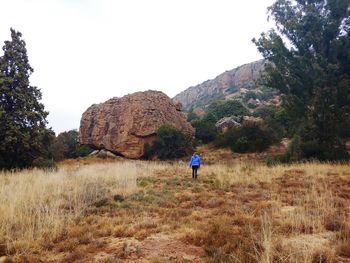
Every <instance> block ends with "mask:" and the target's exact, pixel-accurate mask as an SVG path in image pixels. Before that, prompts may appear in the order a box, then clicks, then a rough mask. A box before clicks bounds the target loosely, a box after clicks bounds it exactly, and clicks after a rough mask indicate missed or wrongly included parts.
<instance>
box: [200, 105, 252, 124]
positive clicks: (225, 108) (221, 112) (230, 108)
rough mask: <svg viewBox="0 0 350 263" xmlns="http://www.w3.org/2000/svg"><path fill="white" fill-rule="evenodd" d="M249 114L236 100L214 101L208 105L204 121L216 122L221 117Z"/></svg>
mask: <svg viewBox="0 0 350 263" xmlns="http://www.w3.org/2000/svg"><path fill="white" fill-rule="evenodd" d="M244 115H249V110H248V109H247V108H246V107H245V106H244V105H243V104H242V103H241V102H240V101H238V100H228V101H221V102H215V104H212V105H210V106H209V111H208V113H207V114H206V115H204V117H203V120H204V121H206V122H211V123H214V124H215V123H216V122H217V121H218V120H220V119H222V118H223V117H230V116H244Z"/></svg>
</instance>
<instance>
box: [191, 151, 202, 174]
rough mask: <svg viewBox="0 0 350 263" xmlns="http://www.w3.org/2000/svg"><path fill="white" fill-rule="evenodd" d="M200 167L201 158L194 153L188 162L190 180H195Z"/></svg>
mask: <svg viewBox="0 0 350 263" xmlns="http://www.w3.org/2000/svg"><path fill="white" fill-rule="evenodd" d="M200 166H201V158H200V157H199V155H198V154H197V153H196V152H194V153H193V155H192V157H191V161H190V167H191V168H192V179H194V180H197V171H198V168H199V167H200Z"/></svg>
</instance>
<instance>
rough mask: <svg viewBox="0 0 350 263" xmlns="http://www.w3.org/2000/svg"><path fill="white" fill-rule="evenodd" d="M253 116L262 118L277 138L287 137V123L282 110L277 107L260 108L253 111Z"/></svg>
mask: <svg viewBox="0 0 350 263" xmlns="http://www.w3.org/2000/svg"><path fill="white" fill-rule="evenodd" d="M253 116H254V117H260V118H262V119H263V120H264V121H265V122H266V124H267V125H268V126H269V127H270V128H271V129H273V130H274V131H275V132H276V135H277V136H278V137H279V138H282V137H286V136H287V137H288V134H289V132H288V130H289V121H288V117H287V115H286V113H285V111H284V110H283V108H281V107H277V106H264V107H260V108H257V109H256V110H255V111H254V113H253Z"/></svg>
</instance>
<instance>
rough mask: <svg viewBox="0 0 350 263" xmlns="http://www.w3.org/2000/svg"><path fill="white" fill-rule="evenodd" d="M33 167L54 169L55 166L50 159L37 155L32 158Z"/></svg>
mask: <svg viewBox="0 0 350 263" xmlns="http://www.w3.org/2000/svg"><path fill="white" fill-rule="evenodd" d="M32 166H33V167H36V168H39V169H44V170H56V169H57V166H56V164H55V162H54V161H53V160H52V159H46V158H43V157H38V158H36V159H34V161H33V163H32Z"/></svg>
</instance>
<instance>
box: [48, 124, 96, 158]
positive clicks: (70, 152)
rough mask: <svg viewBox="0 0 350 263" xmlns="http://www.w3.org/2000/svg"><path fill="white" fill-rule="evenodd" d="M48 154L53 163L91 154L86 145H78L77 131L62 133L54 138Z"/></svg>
mask: <svg viewBox="0 0 350 263" xmlns="http://www.w3.org/2000/svg"><path fill="white" fill-rule="evenodd" d="M50 152H51V155H52V157H53V159H54V160H55V161H60V160H63V159H69V158H77V157H85V156H87V155H89V154H90V153H91V152H92V149H91V148H90V147H89V146H87V145H80V144H79V141H78V131H77V130H70V131H67V132H62V133H60V134H58V135H57V137H55V139H54V141H53V143H52V144H51V147H50Z"/></svg>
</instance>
